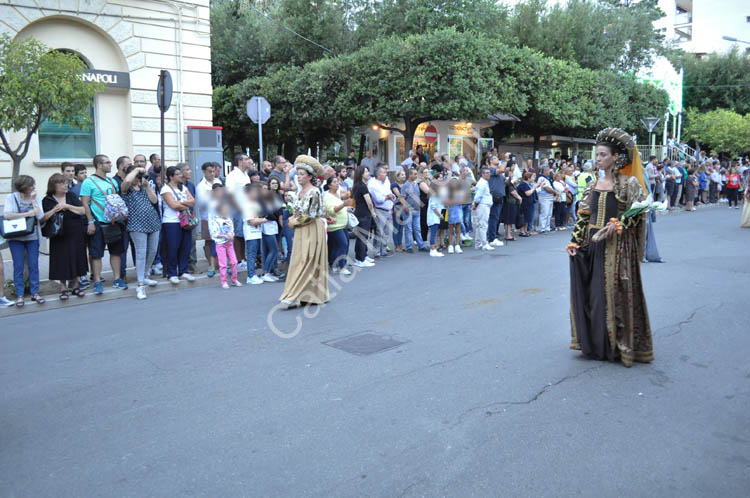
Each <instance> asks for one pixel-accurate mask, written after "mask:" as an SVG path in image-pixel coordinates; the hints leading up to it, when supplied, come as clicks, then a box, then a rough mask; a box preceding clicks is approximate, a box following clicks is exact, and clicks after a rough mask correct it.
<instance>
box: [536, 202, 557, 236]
mask: <svg viewBox="0 0 750 498" xmlns="http://www.w3.org/2000/svg"><path fill="white" fill-rule="evenodd" d="M553 204H554V199H552V198H551V197H550V198H549V199H542V198H540V199H539V227H538V230H539V231H540V232H549V231H550V227H549V224H550V221H551V219H552V206H553Z"/></svg>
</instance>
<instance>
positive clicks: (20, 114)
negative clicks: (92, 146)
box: [0, 34, 105, 180]
mask: <svg viewBox="0 0 750 498" xmlns="http://www.w3.org/2000/svg"><path fill="white" fill-rule="evenodd" d="M84 68H85V65H84V63H83V61H82V60H81V59H79V58H78V57H77V56H76V55H75V54H72V53H65V52H59V51H56V50H52V51H50V49H49V48H48V47H46V46H45V45H43V44H42V43H40V42H38V41H36V40H33V39H28V40H15V41H14V40H11V38H10V37H9V36H8V35H6V34H3V35H0V152H4V153H6V154H8V155H9V156H10V158H11V160H12V161H13V176H12V177H13V179H14V180H15V179H16V178H17V177H18V174H19V172H20V170H21V161H22V160H23V158H24V157H26V154H27V153H28V152H29V144H30V143H31V138H32V137H33V136H34V134H35V133H36V132H37V131H38V130H39V126H40V125H41V124H42V123H43V122H44V121H52V122H55V123H57V124H65V123H68V124H71V125H74V126H79V127H86V126H90V125H91V118H90V116H89V109H91V105H92V101H93V98H94V96H95V95H96V92H98V91H100V90H103V89H104V88H105V85H104V84H102V83H94V82H85V81H83V79H82V78H81V74H82V73H83V69H84ZM21 131H23V132H24V133H25V135H24V138H23V139H22V140H21V141H20V143H19V144H18V145H17V146H15V147H14V146H12V145H11V144H10V140H9V136H8V134H9V133H10V132H14V133H15V132H21Z"/></svg>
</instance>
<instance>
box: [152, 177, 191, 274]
mask: <svg viewBox="0 0 750 498" xmlns="http://www.w3.org/2000/svg"><path fill="white" fill-rule="evenodd" d="M182 180H183V178H182V171H180V168H178V167H176V166H170V167H169V168H167V184H166V185H164V186H163V187H162V189H161V192H160V194H161V196H162V198H163V199H164V203H163V211H162V216H161V223H162V227H163V228H164V237H165V239H164V242H165V243H166V249H167V278H169V281H170V282H171V283H173V284H174V285H177V284H179V283H180V276H181V277H182V278H184V279H185V280H187V281H188V282H192V281H193V280H195V277H194V276H192V275H191V274H190V273H188V258H189V257H190V247H191V246H192V240H193V239H192V233H191V232H192V230H193V228H195V226H196V225H197V220H196V219H195V218H194V217H193V216H191V214H190V208H191V207H192V206H194V205H195V199H194V198H193V196H192V195H190V191H189V190H188V189H187V187H186V186H184V185H183V184H182Z"/></svg>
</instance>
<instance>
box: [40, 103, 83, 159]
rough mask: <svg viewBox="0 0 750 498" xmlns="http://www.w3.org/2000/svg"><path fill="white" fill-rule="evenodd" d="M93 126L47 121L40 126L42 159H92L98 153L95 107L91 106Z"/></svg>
mask: <svg viewBox="0 0 750 498" xmlns="http://www.w3.org/2000/svg"><path fill="white" fill-rule="evenodd" d="M90 112H91V118H90V119H91V127H90V128H80V127H77V126H72V125H70V124H67V123H65V124H62V125H58V124H57V123H53V122H51V121H45V122H43V123H42V124H41V126H39V157H40V158H41V159H91V158H92V157H94V156H95V155H96V134H95V133H94V128H95V127H94V108H93V107H92V108H91V111H90Z"/></svg>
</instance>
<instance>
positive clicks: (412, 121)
mask: <svg viewBox="0 0 750 498" xmlns="http://www.w3.org/2000/svg"><path fill="white" fill-rule="evenodd" d="M384 54H387V57H384ZM514 55H515V54H514V52H513V49H510V48H509V47H506V46H504V45H502V44H500V43H497V42H494V41H491V40H488V39H487V38H485V37H483V36H481V35H479V34H477V33H460V32H458V31H456V30H455V29H454V28H449V29H444V30H438V31H434V32H430V33H428V34H424V35H412V36H409V37H407V38H399V37H391V38H387V39H380V40H378V41H376V42H375V43H373V44H372V45H370V46H368V47H365V48H362V49H360V50H358V51H357V52H355V53H353V54H350V55H348V56H346V57H347V59H346V62H345V66H346V67H347V68H348V72H347V75H346V77H347V84H346V87H345V91H343V92H342V93H341V94H340V96H339V99H338V100H337V106H338V108H339V109H342V110H348V112H350V113H351V114H352V116H353V118H354V120H355V121H357V122H359V123H377V124H378V126H380V127H381V128H383V129H385V130H390V131H394V132H398V133H401V134H402V135H403V136H404V141H405V144H406V148H407V149H410V148H411V147H412V143H413V139H414V132H415V131H416V129H417V127H418V126H419V125H420V124H421V123H424V122H426V121H431V120H439V119H444V120H460V119H463V120H473V119H481V118H485V117H486V116H487V115H488V114H490V113H491V112H496V111H500V110H502V111H504V112H510V113H522V112H523V111H525V109H526V98H525V96H524V95H523V92H522V90H521V89H522V88H523V87H524V86H525V83H523V81H522V80H524V78H526V77H527V76H528V77H529V78H530V77H531V74H528V73H525V72H524V71H521V69H522V66H519V65H514V64H512V63H511V61H512V60H514ZM517 62H520V61H517ZM500 67H502V69H503V70H505V73H504V74H501V73H500V69H499V68H500ZM397 122H401V123H403V127H399V126H398V125H397V124H396V123H397Z"/></svg>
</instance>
